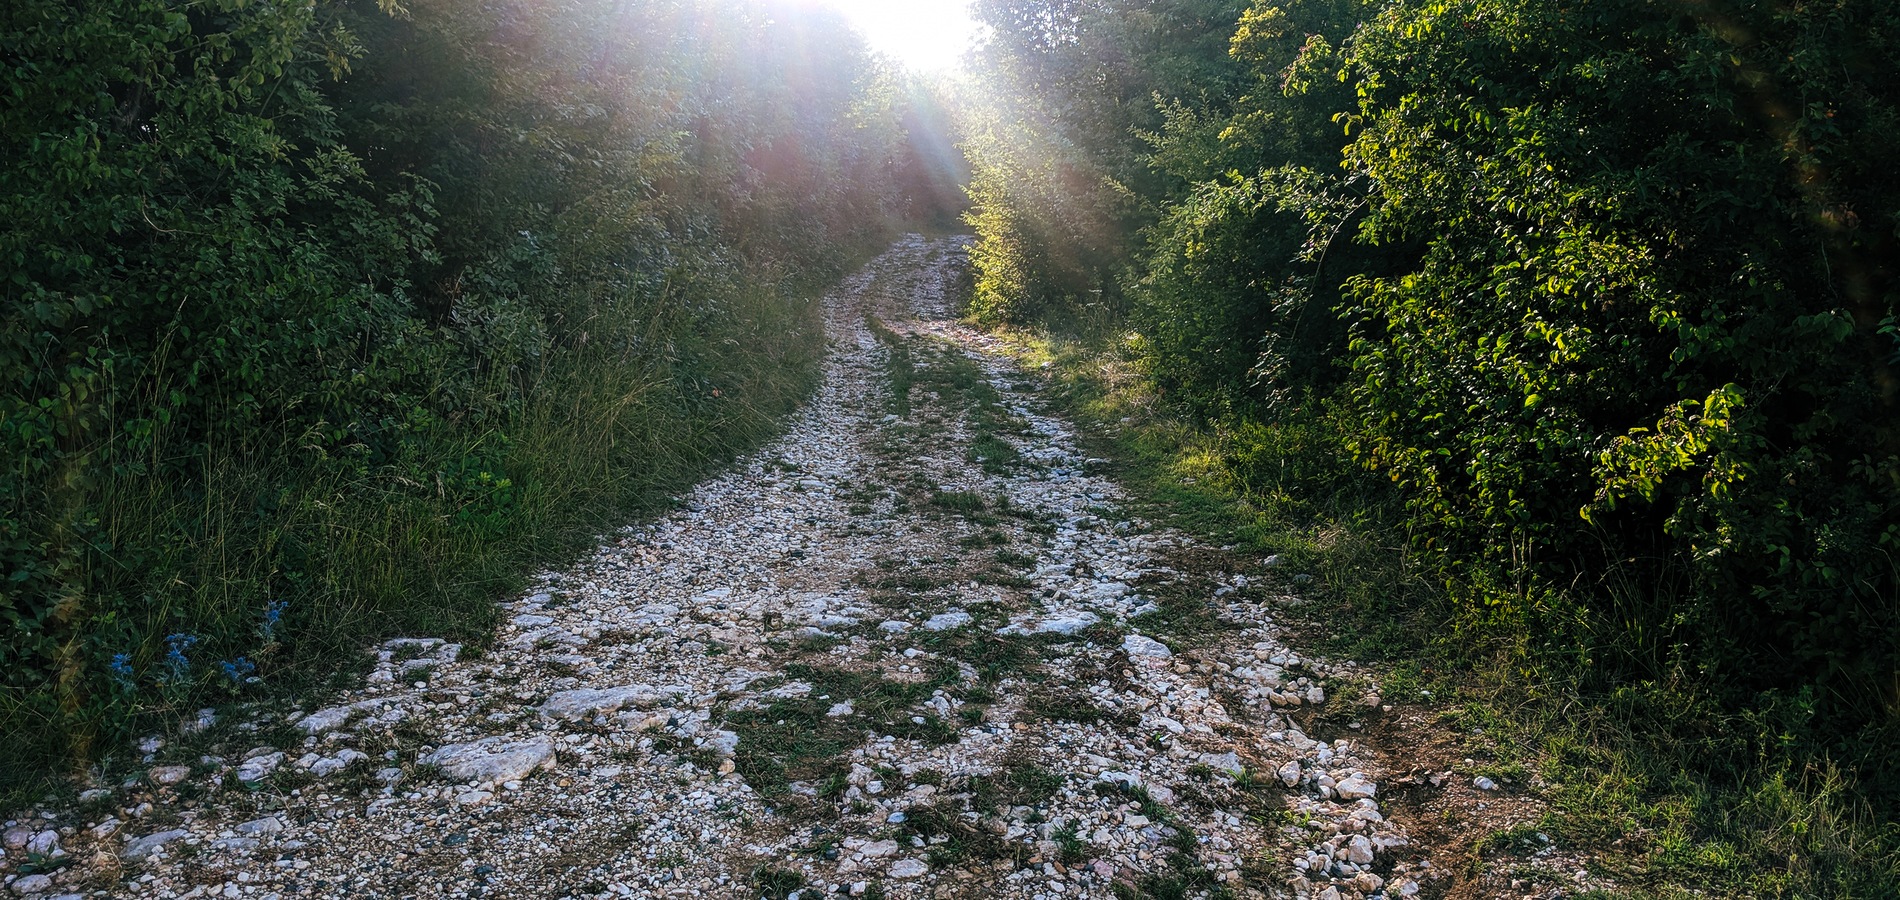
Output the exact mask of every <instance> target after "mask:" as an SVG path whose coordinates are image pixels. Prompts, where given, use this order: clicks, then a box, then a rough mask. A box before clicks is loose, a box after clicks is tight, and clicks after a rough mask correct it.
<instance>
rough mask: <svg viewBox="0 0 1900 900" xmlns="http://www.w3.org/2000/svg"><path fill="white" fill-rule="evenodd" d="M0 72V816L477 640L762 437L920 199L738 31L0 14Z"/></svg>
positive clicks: (881, 99)
mask: <svg viewBox="0 0 1900 900" xmlns="http://www.w3.org/2000/svg"><path fill="white" fill-rule="evenodd" d="M0 60H3V61H4V65H5V66H6V68H7V71H6V82H7V85H8V89H7V93H6V95H5V96H4V98H0V134H4V138H0V140H4V142H5V148H6V149H5V156H6V158H7V160H8V164H7V166H6V167H5V168H4V170H0V218H4V222H3V223H0V254H3V255H4V257H5V258H6V260H7V263H8V272H7V280H6V283H5V291H6V303H5V306H4V308H3V309H0V384H4V388H0V460H4V463H5V465H4V466H3V467H0V577H4V579H5V580H4V587H0V618H3V619H4V623H5V625H4V629H5V630H4V632H3V637H0V670H3V671H4V674H3V675H0V731H3V732H4V733H5V734H7V735H8V737H9V741H10V745H9V753H8V763H9V764H8V765H6V766H0V770H4V771H0V778H4V779H5V780H6V781H8V782H13V783H17V782H18V781H19V780H20V779H24V778H31V777H36V776H40V775H44V774H48V773H50V772H52V771H53V770H54V768H55V766H54V763H53V761H55V760H61V759H64V760H68V761H71V762H73V763H84V762H86V761H88V760H90V759H92V758H94V757H95V756H96V755H97V754H98V753H100V752H105V751H104V750H102V749H101V746H96V745H95V744H94V741H95V740H96V739H97V738H100V737H110V736H114V735H117V734H119V733H120V729H122V728H124V727H126V725H127V723H128V722H130V721H133V720H134V719H136V718H137V717H138V716H140V715H142V714H150V713H154V712H157V713H163V712H165V711H168V710H179V709H185V708H190V707H191V706H192V705H195V704H197V703H199V702H201V701H202V700H204V699H205V698H206V697H211V696H229V695H232V694H240V693H243V692H246V691H250V690H255V688H254V687H253V686H252V682H251V681H250V679H253V678H256V677H259V676H262V677H267V678H268V677H274V676H287V675H289V674H291V673H293V672H295V671H298V670H301V669H305V668H314V669H317V670H321V669H323V668H325V667H326V666H325V664H323V663H321V662H320V658H322V657H324V656H326V655H332V656H333V654H334V651H336V650H337V649H338V648H340V647H346V646H350V645H351V644H352V643H353V642H356V641H359V640H361V639H363V638H366V637H371V636H374V635H378V634H388V633H393V632H398V631H403V630H410V629H446V630H450V631H461V632H464V633H466V632H468V631H470V630H471V629H479V628H480V627H481V625H482V623H483V622H484V621H485V617H486V616H487V615H488V612H487V610H488V601H489V600H490V599H492V597H493V595H494V594H495V593H496V592H497V591H499V590H501V589H504V588H505V587H507V586H508V585H509V584H510V583H511V582H512V581H513V580H514V579H517V578H519V577H521V576H522V574H523V573H524V572H526V571H527V570H528V569H527V567H528V566H529V565H531V564H532V563H533V562H534V561H536V560H545V559H546V558H547V557H548V556H549V555H550V554H553V553H558V552H565V551H567V550H570V549H573V548H575V547H577V546H579V545H580V543H581V542H583V541H585V540H586V539H587V538H588V536H589V535H591V534H592V533H594V530H595V529H598V528H599V527H601V526H603V525H604V524H606V523H607V522H609V521H611V516H612V515H613V514H614V513H615V512H616V511H617V510H623V509H625V508H626V507H627V505H628V504H630V503H633V502H636V501H639V500H642V499H644V498H649V497H651V496H653V495H654V493H655V492H656V491H659V490H663V489H664V488H665V487H667V486H668V485H671V484H675V483H677V482H678V481H679V480H680V479H682V478H685V477H687V476H689V475H691V474H692V473H694V472H696V471H699V470H702V469H703V468H704V466H705V465H707V464H709V463H710V462H713V461H715V460H717V459H718V458H720V457H721V456H722V455H724V454H727V453H729V452H731V450H732V449H734V448H736V447H739V446H742V445H744V444H745V443H746V442H748V441H751V440H755V439H757V438H758V437H759V436H761V435H762V434H764V433H765V431H766V430H767V429H768V428H769V427H770V422H771V418H772V416H773V415H774V414H775V413H777V412H779V411H782V410H784V409H786V408H788V407H789V405H790V404H792V403H794V402H796V400H797V398H798V397H799V396H801V395H802V393H803V392H804V391H805V390H806V389H808V387H809V385H810V383H811V382H810V379H811V377H812V375H813V363H814V361H815V354H816V352H817V342H818V340H819V335H818V334H817V333H816V330H815V318H814V316H815V307H814V306H813V305H812V304H810V303H809V302H807V301H804V300H800V299H798V298H799V297H800V296H801V295H802V294H803V292H804V291H805V290H807V289H809V288H810V287H812V286H814V285H817V284H819V283H821V282H822V281H824V280H825V279H826V278H828V277H830V276H832V275H833V274H835V273H837V272H838V271H840V269H841V267H842V265H843V264H845V263H846V262H848V261H849V259H850V258H851V257H852V256H853V255H854V254H856V253H858V252H860V251H861V250H862V249H864V248H866V247H867V245H868V242H871V241H874V240H877V239H879V238H880V237H881V236H882V235H883V234H884V232H885V230H886V229H887V228H889V227H890V225H891V222H892V219H893V216H894V215H896V214H898V213H901V212H902V211H903V208H904V206H905V204H906V203H907V199H906V197H905V193H906V191H907V190H911V191H916V190H919V189H920V188H918V186H916V185H904V184H900V183H899V182H898V180H897V179H898V178H899V177H900V176H905V175H906V173H907V172H909V173H910V174H909V175H908V176H907V177H910V178H913V179H914V178H916V177H919V176H918V175H917V174H916V173H915V172H911V171H910V170H912V169H915V168H916V166H915V164H914V163H911V164H910V165H909V166H908V168H907V167H906V160H908V159H910V158H912V157H914V156H915V155H916V154H915V152H914V151H912V150H911V149H909V148H908V147H907V146H906V144H905V140H904V134H903V130H902V127H901V124H900V122H901V120H902V119H903V118H905V117H906V115H908V113H907V111H906V104H907V102H908V101H907V100H906V99H905V97H904V95H903V94H902V93H901V92H900V91H899V90H898V86H897V85H896V84H895V83H894V82H893V79H892V78H891V77H890V76H888V75H887V74H886V73H885V72H883V71H882V70H881V69H880V68H879V66H878V64H877V63H876V62H875V61H874V60H872V59H871V58H870V57H869V56H868V54H867V53H866V52H865V51H864V50H863V48H862V46H861V45H860V44H859V43H858V41H857V39H856V38H855V37H854V36H852V35H851V34H850V33H849V32H848V31H847V30H846V29H845V28H844V27H843V25H842V24H841V23H839V22H837V21H835V20H832V19H827V18H824V17H820V16H816V15H804V14H799V13H795V12H791V11H788V10H786V9H777V8H773V7H768V6H766V5H763V4H758V3H736V4H735V3H718V4H714V3H706V2H700V0H657V2H650V3H640V4H619V3H610V2H596V0H566V2H559V3H540V2H515V0H493V2H485V3H477V4H468V3H450V2H442V0H420V2H415V3H411V4H408V5H406V6H398V5H397V4H395V3H393V2H389V0H382V2H379V3H374V4H372V3H369V2H341V0H324V2H318V3H314V4H295V3H293V4H256V3H245V2H241V0H219V2H210V3H192V4H181V3H174V2H169V0H128V2H122V3H107V4H69V3H64V2H54V0H44V2H42V0H23V2H19V3H11V4H8V5H7V6H6V8H5V10H4V12H0ZM912 118H913V119H914V118H915V117H914V116H912ZM312 663H314V665H306V664H312ZM328 665H329V666H334V662H332V663H329V664H328ZM280 680H281V679H280ZM104 746H108V747H109V746H110V745H104Z"/></svg>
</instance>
